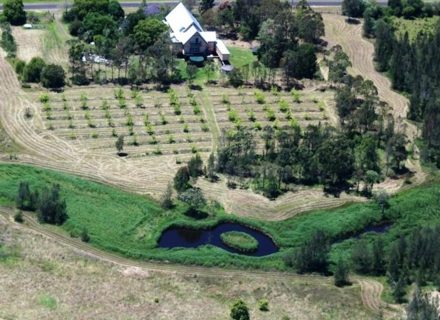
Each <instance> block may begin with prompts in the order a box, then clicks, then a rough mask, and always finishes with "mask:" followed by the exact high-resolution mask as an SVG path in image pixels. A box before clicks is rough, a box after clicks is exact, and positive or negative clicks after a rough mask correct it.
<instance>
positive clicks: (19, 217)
mask: <svg viewBox="0 0 440 320" xmlns="http://www.w3.org/2000/svg"><path fill="white" fill-rule="evenodd" d="M14 221H15V222H18V223H23V222H24V218H23V212H22V211H21V210H16V211H15V214H14Z"/></svg>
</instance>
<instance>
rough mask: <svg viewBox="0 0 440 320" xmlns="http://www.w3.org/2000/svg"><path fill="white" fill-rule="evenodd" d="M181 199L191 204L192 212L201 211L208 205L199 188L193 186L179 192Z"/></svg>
mask: <svg viewBox="0 0 440 320" xmlns="http://www.w3.org/2000/svg"><path fill="white" fill-rule="evenodd" d="M179 200H180V201H182V202H185V203H186V204H187V205H188V206H189V210H188V212H189V213H191V214H197V213H199V212H200V211H201V209H202V208H203V207H204V206H206V199H205V197H204V196H203V193H202V190H200V189H199V188H191V189H188V190H186V191H185V192H183V193H181V194H179Z"/></svg>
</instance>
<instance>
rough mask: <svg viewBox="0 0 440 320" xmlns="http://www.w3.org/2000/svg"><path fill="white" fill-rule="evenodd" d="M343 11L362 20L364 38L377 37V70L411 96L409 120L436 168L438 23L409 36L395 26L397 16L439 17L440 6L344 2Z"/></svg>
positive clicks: (415, 1) (439, 151)
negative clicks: (417, 128)
mask: <svg viewBox="0 0 440 320" xmlns="http://www.w3.org/2000/svg"><path fill="white" fill-rule="evenodd" d="M342 7H343V11H344V12H345V14H347V15H351V16H356V17H359V16H363V17H364V19H365V23H364V35H365V36H366V37H375V38H376V42H375V57H374V58H375V61H376V63H377V69H378V70H379V71H382V72H386V73H387V74H388V75H389V77H390V78H391V81H392V85H393V88H394V89H396V90H398V91H402V92H405V93H407V94H408V95H409V96H410V110H409V113H408V118H409V119H411V120H414V121H417V122H419V123H421V125H422V136H423V141H421V142H420V146H421V150H422V152H421V155H422V158H423V160H425V161H428V162H433V163H434V164H436V165H437V167H440V117H439V116H438V114H439V113H440V103H439V100H440V93H439V90H438V88H439V85H440V75H439V74H440V72H439V71H438V70H439V68H440V63H439V62H438V59H437V54H438V52H439V50H440V23H438V22H437V23H436V25H435V26H433V27H430V28H428V29H426V28H422V29H421V30H420V32H419V33H418V34H414V32H413V34H412V35H411V37H410V34H409V33H408V32H405V31H404V33H403V34H402V33H401V32H396V28H395V21H396V18H400V17H403V18H404V19H414V18H430V17H433V16H439V15H440V4H438V3H434V4H430V3H423V1H421V0H408V1H402V0H390V1H389V2H388V7H380V6H378V5H377V4H374V3H368V4H367V3H366V2H363V1H362V0H345V1H344V3H343V6H342ZM357 8H359V10H358V9H357ZM409 24H411V23H409Z"/></svg>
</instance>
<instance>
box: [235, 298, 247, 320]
mask: <svg viewBox="0 0 440 320" xmlns="http://www.w3.org/2000/svg"><path fill="white" fill-rule="evenodd" d="M231 319H233V320H249V319H250V315H249V309H248V307H247V305H246V303H244V301H243V300H238V301H237V302H235V303H234V304H233V305H232V307H231Z"/></svg>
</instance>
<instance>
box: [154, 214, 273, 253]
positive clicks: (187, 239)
mask: <svg viewBox="0 0 440 320" xmlns="http://www.w3.org/2000/svg"><path fill="white" fill-rule="evenodd" d="M228 231H240V232H244V233H247V234H248V235H250V236H252V237H254V238H255V239H256V240H257V241H258V248H257V250H256V251H253V252H249V253H244V252H240V251H238V250H235V249H233V248H230V247H228V246H227V245H225V244H224V243H223V241H222V240H221V238H220V235H221V234H222V233H224V232H228ZM158 244H159V247H160V248H197V247H199V246H203V245H207V244H210V245H213V246H216V247H219V248H222V249H224V250H226V251H229V252H232V253H238V254H242V255H247V256H255V257H262V256H267V255H269V254H272V253H275V252H278V247H277V246H276V245H275V243H274V242H273V240H272V239H271V238H270V237H269V236H268V235H266V234H264V233H263V232H261V231H258V230H254V229H251V228H249V227H247V226H244V225H242V224H238V223H232V222H225V223H220V224H218V225H216V226H215V227H213V228H211V229H191V228H183V227H171V228H168V229H166V230H165V231H164V232H163V233H162V235H161V237H160V239H159V243H158Z"/></svg>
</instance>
